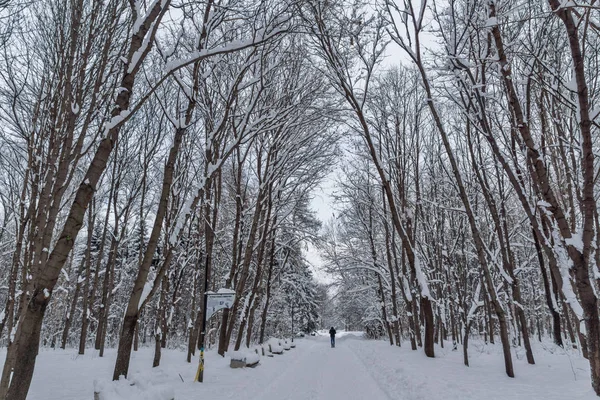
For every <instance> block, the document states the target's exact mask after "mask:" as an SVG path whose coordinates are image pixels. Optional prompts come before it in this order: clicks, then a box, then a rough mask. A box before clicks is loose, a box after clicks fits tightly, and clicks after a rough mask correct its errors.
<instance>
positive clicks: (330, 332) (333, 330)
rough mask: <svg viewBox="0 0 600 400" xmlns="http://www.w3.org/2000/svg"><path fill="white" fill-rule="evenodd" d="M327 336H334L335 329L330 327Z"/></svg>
mask: <svg viewBox="0 0 600 400" xmlns="http://www.w3.org/2000/svg"><path fill="white" fill-rule="evenodd" d="M329 336H331V337H334V336H335V329H333V328H331V329H330V330H329Z"/></svg>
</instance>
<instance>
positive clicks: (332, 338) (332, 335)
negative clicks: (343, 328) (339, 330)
mask: <svg viewBox="0 0 600 400" xmlns="http://www.w3.org/2000/svg"><path fill="white" fill-rule="evenodd" d="M329 337H331V348H334V347H335V329H333V326H332V327H331V329H330V330H329Z"/></svg>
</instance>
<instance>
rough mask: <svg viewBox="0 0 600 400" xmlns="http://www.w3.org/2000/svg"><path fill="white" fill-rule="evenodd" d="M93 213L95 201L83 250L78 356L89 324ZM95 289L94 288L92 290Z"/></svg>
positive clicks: (82, 349) (90, 213)
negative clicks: (83, 263)
mask: <svg viewBox="0 0 600 400" xmlns="http://www.w3.org/2000/svg"><path fill="white" fill-rule="evenodd" d="M94 212H95V201H92V204H91V205H90V208H89V209H88V226H87V228H88V230H87V235H88V237H87V243H86V249H85V254H84V256H83V257H84V258H85V281H84V283H83V305H82V307H81V334H80V336H79V354H81V355H83V354H84V353H85V343H86V341H87V330H88V326H89V323H90V315H89V313H90V310H89V307H90V305H91V302H90V301H89V300H90V297H91V295H90V277H91V267H92V251H91V247H92V236H93V234H94V221H95V220H96V216H95V215H94ZM94 289H95V288H94Z"/></svg>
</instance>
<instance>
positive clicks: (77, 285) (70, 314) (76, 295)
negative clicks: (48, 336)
mask: <svg viewBox="0 0 600 400" xmlns="http://www.w3.org/2000/svg"><path fill="white" fill-rule="evenodd" d="M85 265H86V259H85V258H83V259H82V260H81V264H80V265H79V269H78V270H77V273H76V274H75V287H74V290H73V298H72V299H71V305H70V307H69V310H68V311H67V316H66V318H65V326H64V328H63V332H62V337H61V342H60V343H61V344H60V348H61V349H63V350H64V349H65V347H66V346H67V340H68V338H69V330H70V329H71V322H72V321H73V314H74V313H75V309H76V307H77V299H78V298H79V291H80V289H81V282H80V276H81V274H82V273H83V270H84V268H85Z"/></svg>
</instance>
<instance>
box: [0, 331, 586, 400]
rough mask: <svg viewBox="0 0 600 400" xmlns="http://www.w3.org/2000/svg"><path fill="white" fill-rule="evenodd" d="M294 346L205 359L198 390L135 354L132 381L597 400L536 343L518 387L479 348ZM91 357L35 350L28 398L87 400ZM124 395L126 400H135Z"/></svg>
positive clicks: (180, 368)
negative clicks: (237, 362) (466, 351)
mask: <svg viewBox="0 0 600 400" xmlns="http://www.w3.org/2000/svg"><path fill="white" fill-rule="evenodd" d="M296 344H297V348H296V349H292V350H290V351H286V352H285V353H284V354H283V355H280V356H275V357H273V358H267V357H263V358H262V359H261V363H260V365H259V366H258V367H256V368H254V369H251V368H245V369H235V370H234V369H230V368H229V364H228V363H229V358H225V359H223V358H221V357H219V356H218V355H216V354H215V353H214V352H208V354H207V359H206V372H205V382H204V383H202V384H199V383H194V382H193V377H194V374H195V371H196V365H197V364H195V362H197V359H196V361H195V362H194V363H192V364H188V363H186V362H185V353H183V352H181V351H177V350H168V351H165V352H164V354H163V360H162V364H161V367H159V368H156V369H152V368H150V366H151V363H152V350H151V349H141V350H140V351H139V352H135V353H134V354H133V357H132V366H131V369H130V380H133V381H136V382H137V384H138V387H140V386H141V387H142V388H145V389H147V391H146V393H151V395H150V394H146V395H143V396H141V397H138V398H144V399H153V400H154V399H156V400H158V399H160V400H162V399H165V398H167V397H164V396H169V395H171V396H172V395H173V394H174V396H175V399H215V400H218V399H257V400H336V399H340V400H359V399H360V400H364V399H368V400H384V399H393V400H402V399H406V400H413V399H414V400H418V399H448V400H454V399H465V400H466V399H477V400H481V399H490V400H491V399H517V400H518V399H524V400H525V399H526V400H532V399H544V400H551V399H557V400H558V399H561V400H563V399H573V400H587V399H590V400H591V399H597V397H596V396H594V393H593V391H592V390H591V387H590V378H589V373H588V371H589V369H588V367H587V366H586V363H587V362H586V360H584V359H582V358H581V357H580V356H579V355H577V354H576V353H568V354H567V353H565V352H564V351H563V350H561V349H559V350H558V351H556V349H554V348H553V347H545V348H543V347H542V345H540V344H538V346H537V347H536V348H535V349H534V351H535V356H536V362H537V365H535V366H529V365H527V363H526V361H525V360H524V357H523V356H524V355H523V354H521V353H515V352H513V356H514V357H515V360H514V361H515V370H516V375H517V376H516V378H515V379H510V378H508V377H506V376H505V375H504V370H503V364H502V358H501V357H502V356H501V353H500V348H499V346H483V345H481V344H478V343H477V341H473V344H472V345H471V348H470V356H471V357H470V361H471V367H470V368H467V367H464V366H463V365H462V353H461V351H460V349H459V351H451V350H450V348H448V347H446V348H445V349H441V348H437V349H436V357H437V358H436V359H428V358H426V357H425V356H424V354H423V352H422V351H417V352H413V351H411V350H410V348H409V346H407V345H405V346H403V347H402V348H395V347H390V346H389V344H388V343H386V342H384V341H368V340H362V339H361V338H360V337H357V336H356V335H354V334H344V333H342V334H339V335H338V340H337V344H336V348H335V349H332V348H330V346H329V338H328V337H327V336H317V337H307V338H305V339H299V340H297V341H296ZM95 354H96V353H95V352H90V354H89V355H85V356H83V357H82V356H77V355H76V350H66V351H62V350H48V349H44V350H42V351H41V352H40V355H39V357H38V361H37V365H36V370H35V375H34V378H33V383H32V387H31V390H30V395H29V397H28V399H31V400H41V399H43V400H52V399H61V400H82V399H91V398H92V393H93V388H94V380H95V379H97V380H104V381H107V380H108V379H109V378H110V376H111V375H112V368H113V366H114V359H115V351H114V350H110V351H108V352H107V355H106V357H104V358H98V357H97V356H96V355H95ZM4 356H5V352H4V351H0V357H2V359H3V358H4ZM179 375H181V377H180V376H179ZM182 379H183V382H182ZM149 382H152V384H153V386H152V387H150V383H149ZM125 386H127V385H125ZM124 390H125V389H124ZM122 393H123V394H124V397H123V398H127V399H130V400H133V399H134V397H132V395H130V394H125V392H122ZM161 393H163V394H162V395H161ZM161 396H162V397H161ZM111 400H112V399H111ZM119 400H120V399H119Z"/></svg>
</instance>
